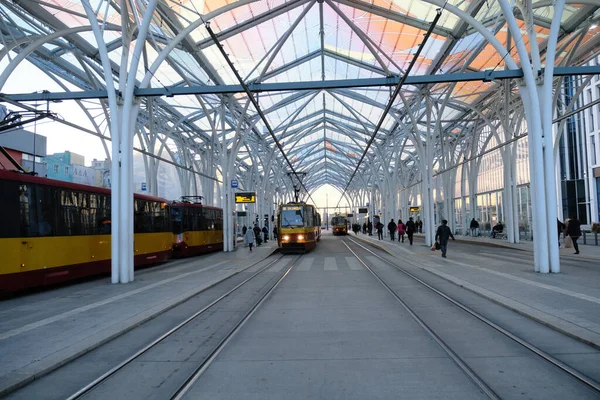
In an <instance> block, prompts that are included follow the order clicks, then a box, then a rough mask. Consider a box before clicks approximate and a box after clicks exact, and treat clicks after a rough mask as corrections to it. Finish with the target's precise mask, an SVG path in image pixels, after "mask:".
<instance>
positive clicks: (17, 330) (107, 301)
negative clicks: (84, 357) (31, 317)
mask: <svg viewBox="0 0 600 400" xmlns="http://www.w3.org/2000/svg"><path fill="white" fill-rule="evenodd" d="M227 262H229V261H228V260H226V261H221V262H218V263H216V264H215V265H211V266H210V267H206V268H202V269H199V270H197V271H192V272H186V273H185V274H181V275H177V276H174V277H172V278H168V279H165V280H162V281H159V282H155V283H151V284H150V285H147V286H144V287H141V288H139V289H135V290H132V291H131V292H127V293H122V294H119V295H117V296H113V297H110V298H108V299H105V300H101V301H97V302H95V303H92V304H88V305H87V306H82V307H79V308H75V309H73V310H71V311H66V312H64V313H62V314H58V315H54V316H52V317H48V318H44V319H42V320H40V321H36V322H32V323H31V324H27V325H23V326H21V327H19V328H15V329H11V330H9V331H6V332H4V333H2V334H0V340H4V339H8V338H10V337H12V336H16V335H20V334H22V333H25V332H28V331H30V330H32V329H36V328H40V327H42V326H44V325H48V324H51V323H53V322H56V321H60V320H61V319H65V318H69V317H71V316H73V315H76V314H79V313H82V312H84V311H89V310H91V309H94V308H97V307H100V306H103V305H106V304H110V303H113V302H115V301H117V300H121V299H124V298H127V297H129V296H133V295H134V294H138V293H142V292H145V291H148V290H150V289H153V288H155V287H157V286H162V285H165V284H167V283H169V282H173V281H176V280H178V279H181V278H185V277H187V276H190V275H193V274H198V273H200V272H204V271H208V270H209V269H213V268H216V267H218V266H219V265H222V264H225V263H227Z"/></svg>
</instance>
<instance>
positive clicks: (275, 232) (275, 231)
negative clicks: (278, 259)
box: [273, 226, 277, 239]
mask: <svg viewBox="0 0 600 400" xmlns="http://www.w3.org/2000/svg"><path fill="white" fill-rule="evenodd" d="M273 237H274V238H275V239H277V227H276V226H274V227H273Z"/></svg>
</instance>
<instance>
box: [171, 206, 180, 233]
mask: <svg viewBox="0 0 600 400" xmlns="http://www.w3.org/2000/svg"><path fill="white" fill-rule="evenodd" d="M182 218H183V209H182V208H181V207H171V226H172V227H173V233H175V234H179V233H181V232H183V231H182V228H183V224H182Z"/></svg>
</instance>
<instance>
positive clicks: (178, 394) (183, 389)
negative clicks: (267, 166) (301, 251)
mask: <svg viewBox="0 0 600 400" xmlns="http://www.w3.org/2000/svg"><path fill="white" fill-rule="evenodd" d="M284 257H286V256H283V255H281V256H279V257H277V258H275V259H274V260H272V261H271V262H269V263H268V264H267V265H265V266H264V267H261V268H260V269H258V270H257V271H256V272H254V273H252V275H251V276H249V277H248V278H246V279H244V280H243V281H242V282H240V283H239V284H237V285H235V286H234V287H233V288H232V289H230V290H228V291H227V292H226V293H224V294H222V295H221V296H219V297H218V298H216V299H215V300H213V301H212V302H210V303H209V304H207V305H206V306H204V307H203V308H202V309H200V310H198V311H197V312H195V313H194V314H193V315H191V316H190V317H188V318H187V319H185V320H184V321H182V322H180V323H179V324H177V325H176V326H174V327H173V328H172V329H170V330H168V331H167V332H165V333H164V334H162V335H160V336H159V337H157V338H156V339H155V340H153V341H151V342H150V343H149V344H147V345H146V346H144V347H143V348H142V349H140V350H138V351H137V352H135V353H134V354H132V355H131V356H129V357H127V358H126V359H125V360H123V361H121V362H120V363H119V364H117V365H115V366H114V367H113V368H111V369H110V370H108V371H106V372H105V373H104V374H102V375H101V376H99V377H97V378H96V379H94V380H93V381H91V382H89V383H88V384H86V385H85V386H83V387H82V388H81V389H79V390H78V391H76V392H75V393H73V394H71V395H70V396H68V397H67V399H69V400H74V399H80V398H83V397H86V396H88V395H90V394H93V392H94V390H95V389H97V388H98V387H100V386H101V385H103V384H105V383H106V382H107V381H109V380H110V379H111V378H113V377H115V376H116V375H117V374H119V372H120V371H123V370H124V369H125V368H126V367H127V366H129V365H131V364H132V363H133V362H134V361H135V360H138V359H139V358H140V357H141V356H142V355H144V354H147V353H148V352H149V351H150V350H152V349H154V348H156V347H157V346H158V345H159V344H161V343H163V344H164V343H165V342H167V341H168V340H169V339H170V338H172V337H173V336H174V334H175V333H176V332H177V331H179V330H180V329H181V328H183V327H184V326H186V325H188V324H190V323H191V322H193V321H195V320H197V319H198V318H199V317H200V316H202V315H204V314H205V313H206V312H207V311H209V310H211V309H213V308H214V307H215V306H216V305H217V304H219V303H221V302H222V301H223V300H225V299H227V298H229V297H230V296H231V295H232V294H234V293H235V292H236V291H238V290H239V289H240V288H243V287H245V286H246V285H247V284H248V283H249V282H252V281H253V280H255V278H256V277H258V276H260V275H262V274H263V273H264V272H265V271H268V270H269V269H271V268H272V267H273V266H274V265H275V264H276V263H278V262H279V261H280V260H282V259H283V258H284ZM301 257H302V256H298V257H296V258H295V259H294V261H293V262H291V263H290V264H289V266H288V267H287V268H284V269H285V271H284V272H283V274H282V275H281V276H280V277H279V278H278V279H277V280H276V281H275V283H273V284H271V286H270V287H269V289H268V290H267V291H266V292H264V293H263V294H261V295H260V297H259V299H258V300H257V301H256V302H255V303H254V305H253V306H252V307H251V308H250V309H249V310H248V311H247V312H246V313H245V315H244V316H243V317H242V318H241V319H240V320H239V322H237V323H236V324H235V326H234V327H233V328H232V329H231V330H230V331H229V332H228V333H227V334H226V335H225V337H223V338H222V340H220V341H219V343H218V345H217V346H216V347H215V348H214V349H213V350H212V351H210V354H209V356H208V357H206V358H205V359H204V360H203V361H202V362H201V363H200V364H199V365H198V367H197V368H196V369H195V370H194V372H193V374H191V375H190V376H189V377H188V378H187V379H185V383H184V384H183V385H181V386H180V387H179V388H178V389H177V390H176V391H175V392H174V393H173V394H172V395H171V396H170V397H171V398H177V399H179V398H182V397H183V396H185V394H186V393H187V391H188V390H189V389H190V388H191V387H192V386H193V384H194V382H196V380H197V379H198V378H199V377H200V376H201V375H202V373H203V372H204V371H205V370H206V369H207V368H208V367H209V366H210V364H211V363H212V361H213V360H214V359H215V358H216V357H217V355H218V354H219V353H220V352H221V350H222V349H223V348H224V347H225V346H226V345H227V343H228V342H229V341H230V340H231V338H232V337H233V336H234V335H235V334H236V333H237V332H238V331H239V330H240V329H241V327H242V326H243V325H244V324H245V323H246V321H248V320H249V319H250V317H251V316H252V315H253V314H254V312H255V311H256V310H257V309H258V308H259V307H260V305H262V304H263V302H264V301H265V300H266V299H267V298H268V297H269V295H270V294H271V293H272V292H273V291H274V290H275V288H276V287H277V286H278V285H279V283H280V282H281V281H282V280H283V279H284V278H285V277H286V276H287V274H288V273H289V272H290V270H291V269H292V267H293V266H294V265H295V264H296V263H297V261H298V260H299V259H300V258H301ZM290 258H291V257H290ZM263 261H264V260H261V261H259V262H256V263H254V264H252V265H250V266H248V267H247V268H245V269H244V270H243V271H247V270H249V269H251V268H253V267H255V266H256V265H257V264H259V263H260V262H263ZM243 271H240V272H243ZM236 275H237V274H236Z"/></svg>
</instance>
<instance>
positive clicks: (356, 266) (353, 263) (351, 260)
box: [346, 257, 364, 271]
mask: <svg viewBox="0 0 600 400" xmlns="http://www.w3.org/2000/svg"><path fill="white" fill-rule="evenodd" d="M346 263H348V267H350V269H351V270H352V271H358V270H361V269H363V268H364V267H363V266H362V265H361V264H360V263H359V262H358V260H357V259H356V257H346Z"/></svg>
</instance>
